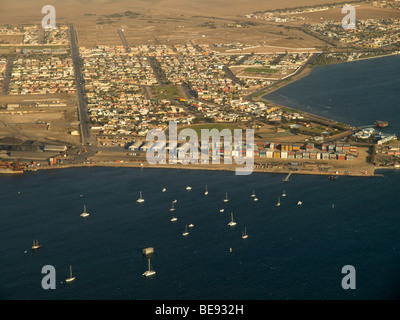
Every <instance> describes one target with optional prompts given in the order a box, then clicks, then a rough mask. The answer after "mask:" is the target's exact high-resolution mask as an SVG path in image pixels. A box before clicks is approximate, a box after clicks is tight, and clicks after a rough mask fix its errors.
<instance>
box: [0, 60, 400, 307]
mask: <svg viewBox="0 0 400 320" xmlns="http://www.w3.org/2000/svg"><path fill="white" fill-rule="evenodd" d="M399 62H400V57H399V56H394V57H388V58H382V59H373V60H365V61H360V62H355V63H352V64H342V65H335V66H328V67H322V68H318V69H315V70H314V71H313V72H312V73H311V75H310V76H308V77H306V78H303V79H301V80H299V81H298V82H296V83H293V84H291V85H289V86H287V87H285V88H283V89H281V90H279V91H276V92H275V93H273V95H275V97H277V96H278V97H279V99H280V101H279V102H280V103H281V104H283V105H288V106H291V107H296V108H299V109H300V106H303V107H305V109H304V110H306V111H309V112H313V113H317V114H318V113H319V114H321V115H323V116H325V117H332V118H335V119H337V120H338V121H346V122H349V123H350V124H353V125H369V124H371V122H373V121H375V120H377V119H382V120H389V122H390V127H389V128H388V130H389V129H390V130H394V131H396V133H398V132H399V128H400V127H399V126H400V122H399V119H398V118H397V117H398V113H397V111H396V109H395V106H394V104H392V103H393V101H396V102H398V91H396V90H395V88H397V87H398V75H399V71H398V70H400V69H399V68H398V67H397V68H396V67H395V64H396V65H397V64H399ZM354 68H355V69H358V70H359V71H360V72H361V74H360V72H358V73H357V72H355V71H354V70H355V69H354ZM371 70H372V71H374V70H375V71H374V72H375V78H374V79H373V80H371V78H370V77H368V76H367V75H368V73H369V72H370V71H371ZM378 71H382V72H383V73H379V72H378ZM346 72H348V73H346ZM362 72H364V74H362ZM339 75H340V77H341V78H340V77H339ZM321 77H323V78H324V79H325V80H326V82H328V81H333V80H334V79H336V81H337V85H336V87H330V86H329V87H325V86H326V83H324V82H323V81H321ZM351 77H358V80H359V81H360V82H357V81H356V83H357V84H358V85H354V86H350V85H349V84H348V83H346V81H344V79H347V80H348V81H350V80H352V78H351ZM316 78H317V79H316ZM354 80H355V79H353V80H352V81H354ZM362 80H365V81H367V83H368V81H370V80H371V81H373V82H371V83H370V85H367V84H366V83H363V82H362ZM352 83H353V82H352ZM317 84H318V86H319V87H318V86H317ZM396 86H397V87H396ZM346 87H349V89H346V90H345V88H346ZM302 88H303V89H302ZM304 88H312V90H311V89H307V91H306V90H305V89H304ZM291 90H294V91H291ZM343 90H344V91H343ZM385 90H386V91H385ZM381 91H385V92H381ZM292 92H295V97H296V99H295V98H294V97H293V95H292ZM354 97H358V99H360V98H361V97H364V100H362V101H360V100H358V99H356V100H352V99H353V98H354ZM329 99H332V107H331V109H329V108H328V107H329V106H330V105H329V103H330V101H329ZM396 99H397V100H396ZM282 100H284V101H286V102H288V103H282ZM374 100H375V101H380V104H379V105H377V104H376V103H373V101H374ZM302 101H303V102H302ZM304 101H309V103H308V104H306V103H305V102H304ZM318 101H319V102H318ZM289 102H290V103H289ZM289 104H290V105H289ZM333 106H334V107H333ZM383 106H385V108H384V107H383ZM360 108H361V109H360ZM375 110H378V111H379V112H378V113H375ZM381 173H383V176H382V177H345V176H343V177H339V178H337V179H336V180H329V179H328V177H326V176H316V175H307V176H306V175H292V176H291V177H290V181H289V182H286V183H285V182H282V178H284V177H285V175H284V174H262V173H253V174H251V175H249V176H237V175H235V174H234V172H228V171H202V170H178V169H175V170H168V169H156V168H151V169H148V168H146V169H140V168H71V169H62V170H43V171H38V172H27V173H25V174H23V175H18V176H7V175H3V176H0V186H1V188H2V190H3V191H2V192H1V194H0V201H1V204H2V210H1V213H0V234H1V235H2V241H1V243H0V255H1V259H0V299H8V300H9V299H24V300H25V299H77V300H78V299H172V300H179V299H252V300H261V299H277V300H281V299H282V300H287V299H289V300H290V299H344V300H345V299H398V298H399V297H400V273H399V270H400V251H399V250H400V235H399V232H398V224H399V213H398V210H397V206H396V205H395V203H396V200H397V199H398V186H399V181H400V180H399V179H400V176H399V174H400V173H399V171H396V170H393V171H390V170H384V171H381ZM206 185H207V188H208V191H209V194H208V195H207V196H205V195H204V191H205V187H206ZM187 186H191V187H192V189H191V190H189V191H188V190H186V187H187ZM164 187H165V188H166V191H165V192H162V188H164ZM253 190H254V191H255V193H256V195H257V198H258V199H259V200H258V201H257V202H255V201H253V198H252V197H251V194H252V192H253ZM283 191H285V192H286V194H287V195H286V197H283V196H282V193H283ZM140 192H142V194H143V198H144V199H145V202H144V203H141V204H140V203H138V202H137V201H136V200H137V199H138V197H139V193H140ZM226 192H228V197H229V199H230V201H229V202H228V203H224V202H223V199H224V197H225V193H226ZM279 197H280V202H281V205H280V206H276V203H277V201H278V198H279ZM175 199H176V200H178V201H177V203H176V204H175V208H176V211H175V212H174V215H175V216H176V217H177V218H178V220H177V221H176V222H171V221H170V219H171V218H172V214H171V213H170V211H169V209H170V208H171V203H172V201H173V200H175ZM298 201H302V205H297V203H298ZM84 205H86V206H87V211H88V212H89V213H90V216H89V217H87V218H82V217H80V214H81V213H82V211H83V207H84ZM221 208H224V209H225V210H224V212H220V209H221ZM231 212H233V215H234V219H235V221H236V222H237V225H236V226H234V227H230V226H228V222H229V221H230V219H231V216H230V214H231ZM191 223H192V224H193V225H194V227H193V228H189V235H188V236H187V237H184V236H182V232H184V230H185V225H186V224H191ZM245 227H246V231H247V234H248V238H247V239H242V237H241V236H242V232H243V231H244V228H245ZM34 240H38V242H39V244H40V245H41V247H40V248H39V249H38V250H35V251H32V250H31V246H32V242H33V241H34ZM146 247H154V250H155V252H154V254H153V255H152V257H151V264H152V268H153V269H154V270H155V271H156V274H155V275H154V276H152V277H150V278H146V277H143V275H142V273H143V272H144V271H146V270H147V267H148V265H147V259H146V257H145V256H143V254H142V249H143V248H146ZM45 265H52V266H54V267H55V269H56V289H55V290H51V289H49V290H44V289H43V288H42V286H41V281H42V278H43V277H44V276H45V275H44V274H42V273H41V270H42V267H43V266H45ZM70 265H72V269H73V272H74V276H76V279H75V280H74V281H73V282H71V283H66V282H65V279H66V278H67V277H68V276H69V266H70ZM345 265H352V266H354V268H355V270H356V289H355V290H351V289H349V290H344V289H343V288H342V285H341V282H342V278H343V277H344V276H345V275H344V274H342V273H341V270H342V267H343V266H345Z"/></svg>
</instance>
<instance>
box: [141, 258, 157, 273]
mask: <svg viewBox="0 0 400 320" xmlns="http://www.w3.org/2000/svg"><path fill="white" fill-rule="evenodd" d="M154 274H156V272H155V271H154V270H151V264H150V258H149V269H148V270H146V271H145V272H143V275H144V276H146V277H149V276H152V275H154Z"/></svg>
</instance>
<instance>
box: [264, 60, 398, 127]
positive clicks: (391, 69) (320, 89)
mask: <svg viewBox="0 0 400 320" xmlns="http://www.w3.org/2000/svg"><path fill="white" fill-rule="evenodd" d="M263 98H265V99H267V100H269V101H272V102H275V103H278V104H281V105H284V106H287V107H291V108H295V109H298V110H302V111H306V112H309V113H313V114H317V115H320V116H323V117H326V118H329V119H334V120H336V121H339V122H346V123H349V124H350V125H353V126H368V125H373V124H374V123H375V121H377V120H384V121H388V122H389V127H388V128H386V129H385V131H387V132H390V133H395V134H398V135H400V112H399V111H398V110H399V101H400V55H394V56H389V57H382V58H375V59H369V60H361V61H354V62H350V63H341V64H335V65H329V66H323V67H318V68H315V69H313V70H312V71H311V73H310V74H309V75H308V76H307V77H304V78H302V79H300V80H298V81H296V82H293V83H291V84H289V85H287V86H285V87H283V88H281V89H278V90H276V91H274V92H272V93H270V94H267V95H265V96H264V97H263Z"/></svg>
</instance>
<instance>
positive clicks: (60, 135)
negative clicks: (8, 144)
mask: <svg viewBox="0 0 400 320" xmlns="http://www.w3.org/2000/svg"><path fill="white" fill-rule="evenodd" d="M56 100H58V101H60V106H53V107H38V106H35V105H34V104H35V103H36V102H39V103H43V104H45V103H49V102H50V101H56ZM10 104H11V105H12V104H17V105H19V106H18V107H14V108H7V105H10ZM64 104H66V105H64ZM0 106H2V108H1V109H0V137H16V138H20V139H28V140H40V141H60V142H63V143H67V144H74V145H77V144H79V143H80V137H79V136H72V135H71V134H69V132H71V131H73V130H78V121H77V106H76V98H75V97H74V96H73V95H34V96H32V95H30V96H4V95H0ZM12 109H13V110H12Z"/></svg>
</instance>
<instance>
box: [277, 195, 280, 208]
mask: <svg viewBox="0 0 400 320" xmlns="http://www.w3.org/2000/svg"><path fill="white" fill-rule="evenodd" d="M280 205H281V199H280V198H279V197H278V202H277V203H276V206H277V207H279V206H280Z"/></svg>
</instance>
